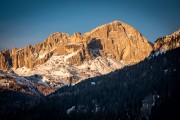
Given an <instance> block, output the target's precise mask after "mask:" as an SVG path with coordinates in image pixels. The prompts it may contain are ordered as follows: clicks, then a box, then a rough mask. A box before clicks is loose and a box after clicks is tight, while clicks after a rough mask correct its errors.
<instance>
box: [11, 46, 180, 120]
mask: <svg viewBox="0 0 180 120" xmlns="http://www.w3.org/2000/svg"><path fill="white" fill-rule="evenodd" d="M179 53H180V48H177V49H174V50H171V51H167V52H166V53H162V54H159V55H157V54H156V55H152V56H151V57H149V58H148V59H145V60H144V61H142V62H140V63H138V64H136V65H133V66H127V67H124V68H123V69H120V70H116V71H114V72H111V73H109V74H107V75H103V76H98V77H95V78H90V79H88V80H86V81H84V82H81V83H79V84H76V85H74V86H65V87H63V88H60V89H59V90H58V91H56V92H55V93H53V94H50V95H49V96H47V97H46V98H45V100H43V101H41V102H40V103H39V104H37V105H35V106H33V107H28V108H27V109H25V108H23V109H22V110H20V111H18V112H17V113H15V114H13V115H12V116H9V117H8V119H17V120H21V119H22V120H30V119H33V120H36V119H41V120H45V119H50V120H71V119H72V120H128V119H129V120H134V119H149V118H150V119H155V120H156V119H171V120H174V119H177V117H179V115H178V111H179V110H178V108H179V107H180V103H179V102H178V101H180V99H179V98H180V94H179V92H180V90H179V89H180V81H179V80H180V74H179V70H180V56H179ZM178 97H179V98H178ZM171 112H172V113H171Z"/></svg>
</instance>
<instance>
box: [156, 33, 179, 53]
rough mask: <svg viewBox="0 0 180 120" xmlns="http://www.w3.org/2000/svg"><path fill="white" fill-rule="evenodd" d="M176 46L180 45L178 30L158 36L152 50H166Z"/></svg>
mask: <svg viewBox="0 0 180 120" xmlns="http://www.w3.org/2000/svg"><path fill="white" fill-rule="evenodd" d="M177 47H180V30H177V31H176V32H174V33H172V34H170V35H167V36H164V37H161V38H158V39H157V40H156V41H155V43H154V51H157V50H161V51H167V50H171V49H174V48H177Z"/></svg>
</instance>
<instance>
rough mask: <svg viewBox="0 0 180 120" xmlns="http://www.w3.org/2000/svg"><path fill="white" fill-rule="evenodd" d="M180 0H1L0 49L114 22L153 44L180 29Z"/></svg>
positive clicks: (24, 44) (18, 46) (82, 31)
mask: <svg viewBox="0 0 180 120" xmlns="http://www.w3.org/2000/svg"><path fill="white" fill-rule="evenodd" d="M179 4H180V2H178V0H0V50H2V49H11V48H13V47H17V48H22V47H24V46H26V45H28V44H31V45H35V44H36V43H39V42H42V41H43V40H44V39H46V38H47V37H48V36H49V35H50V34H52V33H54V32H67V33H68V34H70V35H72V34H73V33H74V32H81V33H82V34H83V33H85V32H88V31H90V30H92V29H94V28H95V27H97V26H100V25H102V24H105V23H108V22H112V21H114V20H120V21H123V22H125V23H127V24H129V25H132V26H133V27H135V28H136V29H137V30H138V31H140V32H141V33H142V34H143V35H144V36H145V37H146V38H147V39H148V40H149V41H150V42H154V41H155V40H156V39H157V38H159V37H161V36H164V35H167V34H170V33H172V32H174V31H176V30H178V29H179V28H180V7H179Z"/></svg>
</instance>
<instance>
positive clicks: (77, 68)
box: [0, 21, 153, 86]
mask: <svg viewBox="0 0 180 120" xmlns="http://www.w3.org/2000/svg"><path fill="white" fill-rule="evenodd" d="M152 49H153V48H152V46H151V45H150V44H149V42H148V41H147V39H146V38H145V37H144V36H143V35H142V34H141V33H140V32H138V31H137V30H136V29H135V28H133V27H132V26H130V25H128V24H125V23H123V22H121V21H114V22H111V23H108V24H105V25H102V26H100V27H97V28H95V29H93V30H91V31H90V32H87V33H85V34H83V35H82V34H81V33H79V32H76V33H74V34H73V35H71V36H70V35H68V34H67V33H63V32H56V33H53V34H51V35H50V36H49V37H48V38H47V39H46V40H45V41H44V42H42V43H38V44H36V45H34V46H31V45H28V46H26V47H24V48H21V49H17V48H13V49H12V50H10V51H9V50H3V51H1V52H0V69H3V70H9V69H12V70H13V71H14V72H15V73H16V74H17V75H19V76H31V75H34V74H37V75H40V76H41V78H42V79H41V80H42V82H45V83H48V84H50V85H54V86H63V85H66V84H76V83H78V82H80V81H81V80H84V79H87V78H89V77H95V76H98V75H101V74H106V73H109V72H111V71H114V70H116V69H119V68H121V67H123V66H125V65H130V64H135V63H138V62H140V61H142V60H144V59H145V58H146V57H148V56H149V55H150V53H151V51H152Z"/></svg>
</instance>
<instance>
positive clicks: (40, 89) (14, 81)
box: [0, 70, 55, 96]
mask: <svg viewBox="0 0 180 120" xmlns="http://www.w3.org/2000/svg"><path fill="white" fill-rule="evenodd" d="M11 71H12V70H11ZM0 89H2V90H6V89H7V90H13V91H19V92H22V93H28V94H33V95H38V96H39V95H47V94H49V93H51V92H53V91H55V89H54V88H53V87H52V86H50V85H48V84H47V83H43V82H42V81H41V77H40V76H38V75H33V76H24V77H22V76H19V75H17V74H15V73H13V72H9V71H5V70H0Z"/></svg>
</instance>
